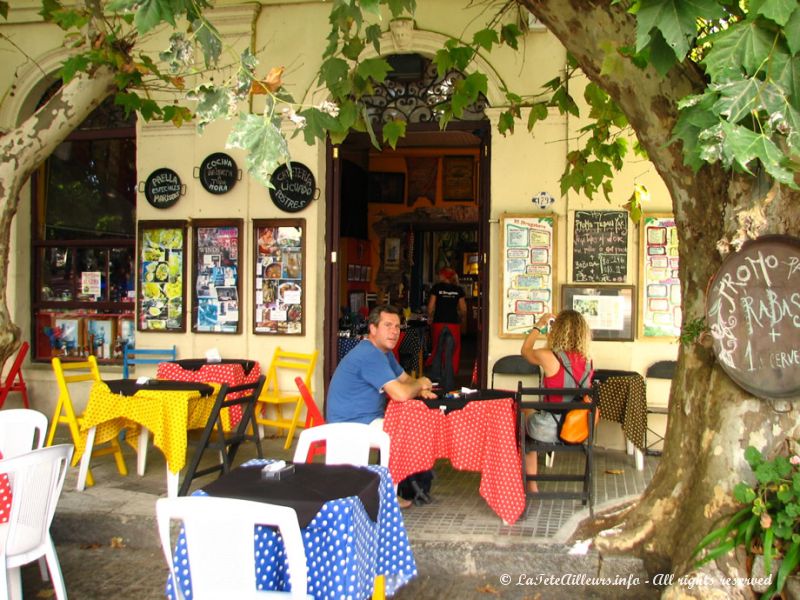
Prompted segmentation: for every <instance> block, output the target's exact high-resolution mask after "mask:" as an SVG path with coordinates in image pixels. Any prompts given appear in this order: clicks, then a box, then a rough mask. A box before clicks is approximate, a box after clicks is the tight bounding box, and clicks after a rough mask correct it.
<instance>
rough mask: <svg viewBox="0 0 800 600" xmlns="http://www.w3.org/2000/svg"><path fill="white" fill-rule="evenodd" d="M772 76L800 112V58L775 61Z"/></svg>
mask: <svg viewBox="0 0 800 600" xmlns="http://www.w3.org/2000/svg"><path fill="white" fill-rule="evenodd" d="M798 12H800V11H798ZM772 76H773V78H774V80H775V82H776V83H778V84H779V85H780V86H781V87H782V88H783V89H784V90H786V95H787V97H788V101H789V102H790V103H791V105H792V107H793V108H794V109H795V110H800V56H792V57H790V58H788V59H787V60H784V61H781V62H778V61H773V69H772Z"/></svg>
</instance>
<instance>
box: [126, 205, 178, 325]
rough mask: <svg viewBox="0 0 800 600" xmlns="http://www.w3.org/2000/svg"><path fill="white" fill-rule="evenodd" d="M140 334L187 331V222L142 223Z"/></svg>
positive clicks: (139, 268) (139, 277) (138, 308)
mask: <svg viewBox="0 0 800 600" xmlns="http://www.w3.org/2000/svg"><path fill="white" fill-rule="evenodd" d="M138 248H139V254H138V258H139V267H138V269H137V277H138V279H139V296H138V300H139V303H138V307H137V312H136V314H137V319H136V321H137V329H138V330H139V331H162V332H176V331H181V332H183V331H186V318H185V316H184V315H185V314H186V311H185V308H186V300H185V299H186V260H185V257H186V221H140V222H139V244H138Z"/></svg>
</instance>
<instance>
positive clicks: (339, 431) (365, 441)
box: [294, 423, 390, 469]
mask: <svg viewBox="0 0 800 600" xmlns="http://www.w3.org/2000/svg"><path fill="white" fill-rule="evenodd" d="M319 441H324V442H325V464H326V465H359V466H363V465H367V464H369V451H370V449H371V448H378V449H379V450H380V453H381V458H380V464H381V466H383V467H386V468H387V469H388V468H389V446H390V439H389V434H388V433H386V432H385V431H382V430H381V429H378V428H377V427H374V426H372V425H365V424H363V423H326V424H325V425H318V426H316V427H312V428H311V429H304V430H303V431H302V432H300V437H299V438H298V440H297V448H296V449H295V451H294V462H299V463H302V462H305V461H306V457H307V456H308V449H309V447H310V446H311V444H312V443H313V442H319Z"/></svg>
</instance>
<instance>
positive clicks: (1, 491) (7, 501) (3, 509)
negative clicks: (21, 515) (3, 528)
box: [0, 452, 11, 523]
mask: <svg viewBox="0 0 800 600" xmlns="http://www.w3.org/2000/svg"><path fill="white" fill-rule="evenodd" d="M0 458H3V453H2V452H0ZM10 515H11V483H10V482H9V481H8V475H6V474H5V473H3V474H2V475H0V523H8V517H9V516H10Z"/></svg>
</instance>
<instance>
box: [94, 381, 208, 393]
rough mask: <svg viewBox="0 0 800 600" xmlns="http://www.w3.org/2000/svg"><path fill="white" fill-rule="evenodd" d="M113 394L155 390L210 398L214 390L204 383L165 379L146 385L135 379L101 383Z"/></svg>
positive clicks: (149, 382)
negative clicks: (195, 393)
mask: <svg viewBox="0 0 800 600" xmlns="http://www.w3.org/2000/svg"><path fill="white" fill-rule="evenodd" d="M103 383H105V384H106V385H107V386H108V389H110V390H111V391H112V392H113V393H115V394H123V395H125V396H133V395H134V394H135V393H136V392H138V391H139V390H156V391H161V392H200V395H201V396H210V395H211V394H213V393H214V388H213V387H211V386H210V385H207V384H205V383H194V382H191V381H168V380H166V379H148V380H147V382H146V383H137V382H136V380H135V379H111V380H110V381H103Z"/></svg>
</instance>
